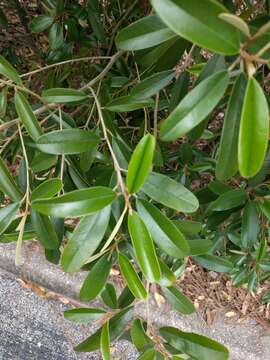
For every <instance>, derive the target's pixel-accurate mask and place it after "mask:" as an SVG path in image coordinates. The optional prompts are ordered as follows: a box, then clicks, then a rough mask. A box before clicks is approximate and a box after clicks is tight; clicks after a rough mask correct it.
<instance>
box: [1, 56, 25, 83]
mask: <svg viewBox="0 0 270 360" xmlns="http://www.w3.org/2000/svg"><path fill="white" fill-rule="evenodd" d="M0 74H1V75H4V76H5V77H6V78H8V79H9V80H12V81H13V82H14V83H15V84H21V83H22V80H21V78H20V76H19V74H18V72H17V70H16V69H15V68H14V67H13V66H12V65H11V64H10V63H9V62H8V61H7V60H6V59H5V58H4V57H3V56H2V55H0Z"/></svg>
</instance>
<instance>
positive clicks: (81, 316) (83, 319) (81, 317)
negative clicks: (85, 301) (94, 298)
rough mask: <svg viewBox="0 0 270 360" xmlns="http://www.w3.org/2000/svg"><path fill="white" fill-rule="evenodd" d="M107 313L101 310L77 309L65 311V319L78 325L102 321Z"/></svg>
mask: <svg viewBox="0 0 270 360" xmlns="http://www.w3.org/2000/svg"><path fill="white" fill-rule="evenodd" d="M105 314H106V311H105V310H103V309H99V308H96V307H95V308H75V309H71V310H66V311H64V318H65V319H67V320H69V321H74V322H77V323H83V324H84V323H88V322H92V321H96V320H100V319H101V318H102V317H103V316H104V315H105Z"/></svg>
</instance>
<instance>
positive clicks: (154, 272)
mask: <svg viewBox="0 0 270 360" xmlns="http://www.w3.org/2000/svg"><path fill="white" fill-rule="evenodd" d="M128 230H129V234H130V237H131V240H132V245H133V247H134V251H135V255H136V259H137V261H138V264H139V266H140V268H141V270H142V273H143V275H144V276H145V277H146V278H147V279H148V280H149V281H151V282H158V281H159V280H160V276H161V273H160V267H159V263H158V259H157V255H156V251H155V248H154V244H153V240H152V238H151V236H150V234H149V232H148V229H147V227H146V226H145V224H144V222H143V221H142V219H141V218H140V217H139V216H138V215H137V213H136V212H135V211H133V212H132V215H131V214H130V215H129V216H128Z"/></svg>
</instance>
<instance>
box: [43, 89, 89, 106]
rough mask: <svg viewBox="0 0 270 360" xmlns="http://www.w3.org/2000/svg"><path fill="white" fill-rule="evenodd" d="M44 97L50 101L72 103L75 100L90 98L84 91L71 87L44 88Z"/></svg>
mask: <svg viewBox="0 0 270 360" xmlns="http://www.w3.org/2000/svg"><path fill="white" fill-rule="evenodd" d="M42 98H43V99H44V100H46V101H48V102H49V103H57V104H59V103H60V104H61V103H70V102H74V101H82V100H85V99H87V98H88V95H87V94H85V93H84V92H83V91H80V90H75V89H70V88H54V89H48V90H44V91H43V92H42Z"/></svg>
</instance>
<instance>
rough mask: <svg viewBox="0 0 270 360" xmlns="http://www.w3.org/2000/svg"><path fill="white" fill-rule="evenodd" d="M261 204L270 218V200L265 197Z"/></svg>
mask: <svg viewBox="0 0 270 360" xmlns="http://www.w3.org/2000/svg"><path fill="white" fill-rule="evenodd" d="M259 204H260V209H261V210H262V212H263V214H264V215H265V216H266V217H267V219H269V220H270V200H268V199H266V198H264V199H263V200H262V201H261V202H260V203H259Z"/></svg>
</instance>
